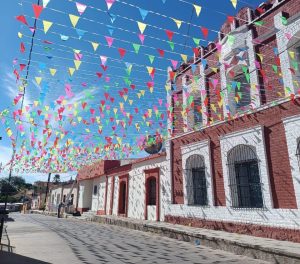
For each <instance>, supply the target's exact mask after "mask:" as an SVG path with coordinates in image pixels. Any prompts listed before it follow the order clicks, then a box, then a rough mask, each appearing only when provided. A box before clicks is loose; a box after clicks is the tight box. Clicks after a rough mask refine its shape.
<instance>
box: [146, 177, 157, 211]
mask: <svg viewBox="0 0 300 264" xmlns="http://www.w3.org/2000/svg"><path fill="white" fill-rule="evenodd" d="M148 190H149V197H148V205H156V178H150V179H149V180H148Z"/></svg>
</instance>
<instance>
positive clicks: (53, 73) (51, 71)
mask: <svg viewBox="0 0 300 264" xmlns="http://www.w3.org/2000/svg"><path fill="white" fill-rule="evenodd" d="M49 71H50V74H51V75H52V76H54V75H55V73H56V69H51V68H50V69H49Z"/></svg>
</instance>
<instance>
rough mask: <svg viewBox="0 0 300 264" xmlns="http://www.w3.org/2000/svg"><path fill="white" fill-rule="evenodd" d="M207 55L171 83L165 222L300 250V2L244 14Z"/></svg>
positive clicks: (202, 49) (230, 20) (287, 0)
mask: <svg viewBox="0 0 300 264" xmlns="http://www.w3.org/2000/svg"><path fill="white" fill-rule="evenodd" d="M198 50H199V55H198V56H197V57H196V56H195V57H194V59H193V60H191V61H190V62H189V63H185V64H182V65H181V66H180V67H179V69H177V71H176V75H175V76H176V77H175V78H174V79H172V80H169V85H170V86H171V87H172V88H171V89H170V93H169V95H168V104H169V111H168V114H169V124H168V129H169V134H170V140H169V141H168V143H167V160H168V162H169V165H170V178H171V182H172V204H171V205H170V206H169V209H168V210H167V211H166V216H165V219H166V221H169V222H173V223H180V224H189V225H192V226H198V227H205V228H212V229H220V230H226V231H230V232H239V233H245V234H252V235H257V236H267V237H272V238H278V239H287V240H292V241H298V242H300V210H299V207H300V168H299V165H300V162H299V157H300V156H299V154H300V143H299V142H300V98H299V95H300V90H299V88H300V86H299V82H300V79H299V77H300V70H299V69H300V68H299V63H300V0H282V1H279V0H273V1H267V2H266V3H264V4H262V5H260V6H259V7H258V8H257V9H255V10H253V9H250V8H243V9H241V10H240V11H239V12H238V13H237V15H236V16H235V17H230V18H228V20H227V21H226V22H225V23H224V25H223V26H222V28H221V30H220V33H219V36H218V39H217V40H216V41H215V42H213V43H209V45H208V46H207V47H199V49H198ZM170 76H173V74H170Z"/></svg>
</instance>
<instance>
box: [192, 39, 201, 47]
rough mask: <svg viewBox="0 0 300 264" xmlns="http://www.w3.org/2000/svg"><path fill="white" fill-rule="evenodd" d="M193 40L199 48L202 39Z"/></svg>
mask: <svg viewBox="0 0 300 264" xmlns="http://www.w3.org/2000/svg"><path fill="white" fill-rule="evenodd" d="M193 40H194V43H195V44H196V45H197V46H199V44H200V39H198V38H193Z"/></svg>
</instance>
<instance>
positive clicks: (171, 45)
mask: <svg viewBox="0 0 300 264" xmlns="http://www.w3.org/2000/svg"><path fill="white" fill-rule="evenodd" d="M168 43H169V45H170V48H171V50H172V51H174V42H172V41H168Z"/></svg>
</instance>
